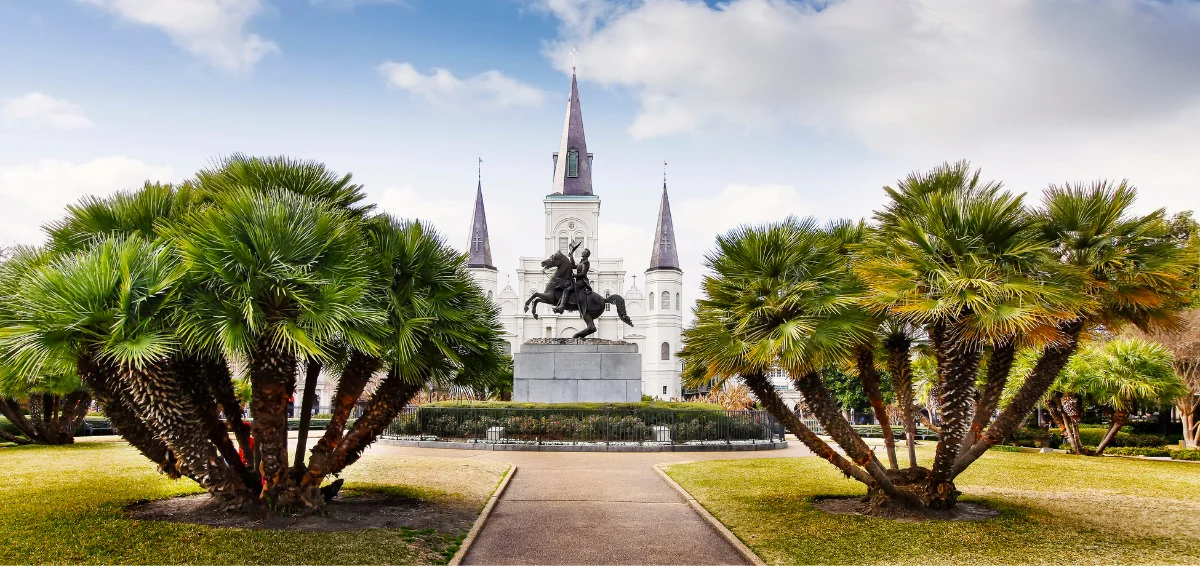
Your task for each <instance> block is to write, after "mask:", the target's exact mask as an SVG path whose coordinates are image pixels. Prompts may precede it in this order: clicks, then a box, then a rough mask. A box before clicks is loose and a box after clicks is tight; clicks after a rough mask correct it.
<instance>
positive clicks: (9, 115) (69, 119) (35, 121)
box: [0, 92, 92, 130]
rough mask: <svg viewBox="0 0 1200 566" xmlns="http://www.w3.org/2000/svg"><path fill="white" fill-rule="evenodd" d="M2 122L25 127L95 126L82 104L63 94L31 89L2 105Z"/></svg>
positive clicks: (63, 128)
mask: <svg viewBox="0 0 1200 566" xmlns="http://www.w3.org/2000/svg"><path fill="white" fill-rule="evenodd" d="M0 124H3V125H4V126H6V127H10V128H20V129H26V130H36V129H43V128H49V129H55V130H82V129H86V128H90V127H92V121H91V120H89V119H88V117H87V115H85V114H84V113H83V108H82V107H81V106H79V105H78V104H72V103H71V102H68V101H66V100H63V99H61V98H54V97H52V96H48V95H45V94H42V93H40V92H31V93H29V94H26V95H24V96H20V97H17V98H10V99H8V100H5V101H4V103H3V105H0Z"/></svg>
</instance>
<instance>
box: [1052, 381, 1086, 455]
mask: <svg viewBox="0 0 1200 566" xmlns="http://www.w3.org/2000/svg"><path fill="white" fill-rule="evenodd" d="M1058 402H1059V408H1060V409H1062V415H1063V420H1064V421H1065V424H1066V425H1067V427H1068V428H1070V430H1071V438H1072V444H1071V447H1072V449H1074V451H1075V453H1076V454H1080V455H1090V454H1091V449H1089V448H1088V447H1087V446H1084V445H1083V438H1082V437H1081V436H1079V422H1080V420H1082V419H1083V406H1082V401H1081V400H1080V399H1079V396H1078V395H1062V396H1060V397H1058Z"/></svg>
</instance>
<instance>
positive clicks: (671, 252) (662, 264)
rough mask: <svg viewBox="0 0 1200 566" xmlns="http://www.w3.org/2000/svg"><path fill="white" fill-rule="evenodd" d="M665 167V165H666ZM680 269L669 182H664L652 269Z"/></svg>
mask: <svg viewBox="0 0 1200 566" xmlns="http://www.w3.org/2000/svg"><path fill="white" fill-rule="evenodd" d="M664 165H665V163H664ZM653 269H679V251H678V249H677V248H676V247H675V225H674V223H672V222H671V202H670V201H669V200H667V181H666V180H665V179H664V180H663V192H662V203H661V204H660V205H659V208H658V226H656V227H655V228H654V249H653V251H651V252H650V269H647V271H650V270H653Z"/></svg>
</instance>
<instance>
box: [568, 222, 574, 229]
mask: <svg viewBox="0 0 1200 566" xmlns="http://www.w3.org/2000/svg"><path fill="white" fill-rule="evenodd" d="M567 228H568V229H570V230H574V229H575V223H574V222H568V223H567Z"/></svg>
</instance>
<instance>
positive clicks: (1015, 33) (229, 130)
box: [0, 0, 1200, 296]
mask: <svg viewBox="0 0 1200 566" xmlns="http://www.w3.org/2000/svg"><path fill="white" fill-rule="evenodd" d="M818 8H820V9H818ZM572 48H574V49H577V50H578V51H579V56H578V67H579V79H580V91H581V98H582V106H583V114H584V121H585V125H586V129H587V136H588V148H589V150H590V151H592V152H594V153H595V154H596V162H595V188H596V192H597V194H599V195H600V196H601V198H602V199H603V209H602V238H603V242H604V244H603V245H604V248H603V249H602V250H600V253H601V255H604V256H619V257H624V258H625V260H626V269H627V271H628V272H629V274H630V275H635V274H640V273H641V271H642V270H643V269H644V268H645V266H646V264H647V262H648V260H649V252H650V244H651V231H652V229H653V225H654V217H655V213H656V212H657V211H656V207H657V203H658V194H659V191H660V190H661V188H660V187H661V179H662V177H661V176H662V162H663V161H667V162H669V163H670V165H669V176H670V187H671V188H670V194H671V200H672V204H673V208H674V216H675V220H676V223H677V226H676V233H677V234H678V236H679V238H680V240H681V241H680V250H681V259H682V261H683V263H684V264H685V265H684V269H685V272H686V273H687V279H688V285H689V287H691V288H695V285H697V284H698V282H699V279H700V277H699V276H700V273H701V268H700V265H701V261H702V256H703V253H704V252H705V251H706V250H707V249H708V248H709V247H710V245H711V243H712V239H713V237H714V236H715V235H716V234H717V233H720V232H722V231H724V230H726V229H729V228H731V227H733V226H735V225H736V224H738V223H741V222H762V221H768V220H772V219H778V218H781V217H783V216H784V215H786V214H797V215H809V214H812V215H817V216H821V217H826V218H834V217H847V216H848V217H862V216H866V215H869V214H870V211H871V209H872V208H874V207H876V206H878V205H879V204H880V203H881V202H882V197H883V192H882V190H881V189H880V187H881V186H883V185H884V184H887V183H889V182H892V181H894V180H895V179H896V178H898V177H902V176H903V175H905V174H906V173H908V172H909V171H912V170H916V169H925V168H928V167H931V166H934V165H936V164H938V163H939V162H941V161H944V160H957V159H962V158H966V159H971V160H972V161H973V162H974V163H975V164H976V165H977V166H979V167H982V168H983V170H984V174H985V176H987V177H990V178H995V179H1000V180H1003V181H1004V182H1005V183H1006V185H1007V186H1009V187H1010V188H1011V189H1012V190H1014V191H1018V192H1028V193H1030V198H1031V199H1036V198H1037V193H1038V192H1040V190H1041V189H1042V188H1043V187H1045V186H1046V184H1047V183H1050V182H1066V181H1076V180H1079V181H1084V180H1091V179H1095V178H1123V177H1128V178H1130V179H1131V180H1132V181H1133V182H1134V183H1135V184H1136V185H1138V186H1139V187H1140V188H1141V195H1142V196H1141V200H1140V203H1139V206H1140V207H1141V209H1143V210H1150V209H1153V208H1156V207H1167V208H1168V209H1169V210H1172V211H1174V210H1180V209H1193V208H1197V207H1200V187H1197V181H1196V180H1197V179H1200V165H1198V163H1200V159H1197V158H1196V156H1197V155H1200V137H1198V136H1197V135H1196V133H1195V132H1197V131H1200V58H1197V57H1196V56H1195V54H1196V53H1200V4H1198V3H1197V2H1194V1H1174V2H1158V1H1152V0H1094V1H1093V0H1088V1H1083V0H1010V1H1006V2H994V1H990V0H834V1H824V0H822V1H820V2H807V1H805V2H802V1H791V0H730V1H729V2H721V3H717V2H709V3H704V2H695V1H687V0H644V1H643V0H436V1H435V0H405V1H384V0H373V1H372V0H315V1H312V0H4V1H0V242H3V243H15V242H19V243H36V241H37V240H38V239H39V238H40V235H39V233H38V230H37V227H38V226H39V225H40V224H41V223H43V222H46V221H48V220H50V219H52V218H53V217H55V216H56V215H58V214H59V213H60V211H61V210H62V206H63V205H64V204H65V203H68V202H72V201H74V200H76V199H77V198H79V197H80V196H82V195H85V194H103V193H110V192H112V191H114V190H119V189H122V188H131V187H133V186H136V185H137V184H139V183H140V182H141V180H144V179H146V178H153V179H155V180H163V181H172V180H180V179H183V178H186V177H188V176H189V175H191V174H192V173H193V172H194V171H195V170H196V169H198V168H200V167H203V166H205V165H206V164H208V163H209V162H210V161H211V159H213V158H214V157H217V156H220V155H223V154H228V153H231V152H235V151H241V152H247V153H254V154H288V155H292V156H296V157H304V158H312V159H318V160H321V161H324V162H326V163H327V164H328V165H329V166H330V167H332V168H333V169H335V170H337V171H344V172H352V173H354V175H355V177H356V178H357V179H358V180H359V181H360V182H362V183H364V184H365V185H366V187H367V190H368V193H369V194H370V195H371V198H372V199H374V200H375V201H376V202H378V203H379V204H380V205H381V206H382V207H384V208H385V209H387V210H389V211H391V212H393V213H396V214H398V215H401V216H416V217H422V218H426V219H428V220H430V221H432V222H434V223H435V224H436V225H437V226H438V227H439V229H441V230H442V231H443V232H444V233H446V235H447V236H448V237H449V238H450V239H451V241H452V242H453V243H455V244H456V245H463V244H464V243H465V240H466V237H467V236H466V230H467V225H468V223H469V220H470V205H471V200H472V197H473V193H474V186H475V175H476V171H475V164H476V159H477V158H478V157H482V158H483V159H484V190H485V198H486V199H487V205H488V212H489V220H490V223H491V234H492V238H493V242H492V245H493V250H494V251H495V257H496V261H497V263H498V264H499V265H498V267H499V268H500V269H501V272H502V273H508V272H510V271H511V270H512V269H514V268H515V265H516V259H517V257H518V256H521V255H536V254H538V253H539V252H540V250H541V244H540V236H541V234H540V229H541V222H540V218H541V214H542V204H541V197H542V196H543V195H544V194H545V193H547V192H548V191H549V190H550V173H551V161H550V153H551V152H553V151H554V150H555V149H556V147H557V144H558V140H559V135H560V131H561V127H562V117H563V109H564V103H565V100H566V96H567V90H568V85H569V72H570V65H571V59H570V56H569V55H568V53H569V52H570V51H571V49H572ZM435 69H441V71H435ZM438 73H440V74H438ZM693 296H694V293H693Z"/></svg>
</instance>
